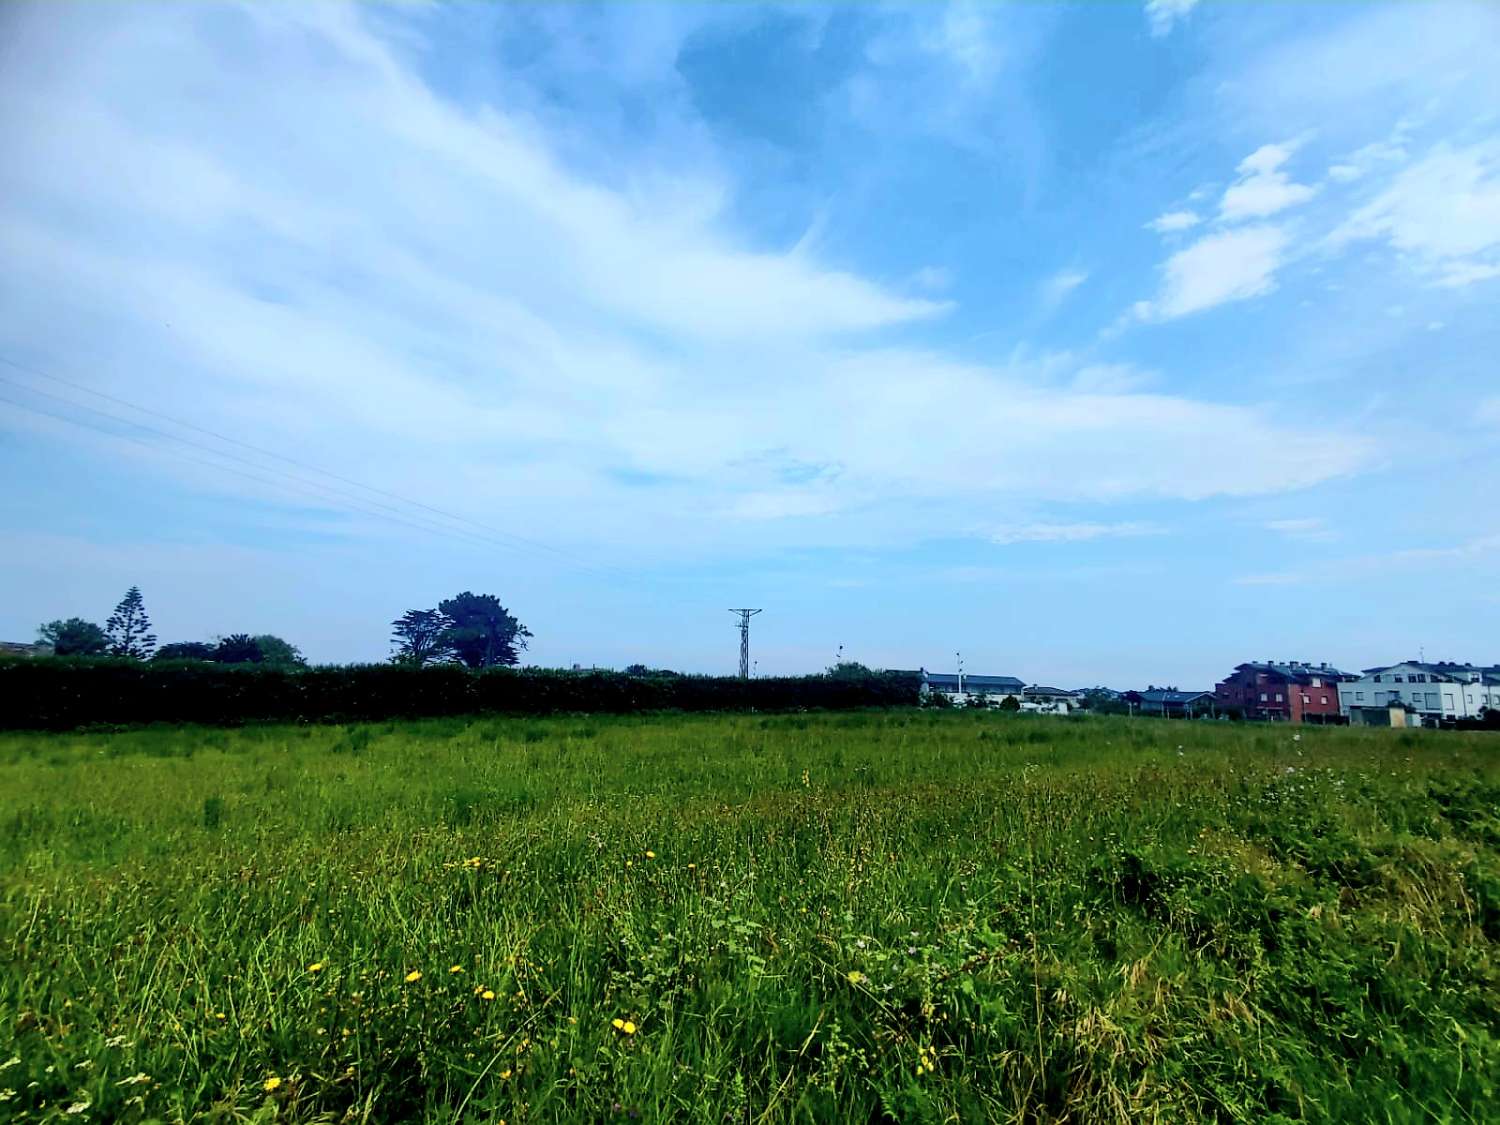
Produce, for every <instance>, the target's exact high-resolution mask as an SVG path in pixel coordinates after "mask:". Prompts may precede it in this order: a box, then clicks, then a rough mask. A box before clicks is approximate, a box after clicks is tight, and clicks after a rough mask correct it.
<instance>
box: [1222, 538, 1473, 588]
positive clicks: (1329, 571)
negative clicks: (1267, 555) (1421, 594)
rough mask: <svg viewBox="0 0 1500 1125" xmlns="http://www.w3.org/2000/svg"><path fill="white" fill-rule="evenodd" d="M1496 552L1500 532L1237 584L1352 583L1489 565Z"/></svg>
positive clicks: (1249, 578)
mask: <svg viewBox="0 0 1500 1125" xmlns="http://www.w3.org/2000/svg"><path fill="white" fill-rule="evenodd" d="M1496 552H1500V533H1495V532H1487V533H1485V534H1481V535H1477V536H1475V537H1474V538H1472V539H1466V540H1464V541H1463V542H1460V543H1450V544H1447V545H1445V546H1441V547H1404V548H1401V549H1399V550H1395V551H1382V552H1378V553H1374V554H1367V555H1358V556H1355V557H1353V558H1345V559H1336V560H1329V561H1327V562H1319V563H1317V564H1315V565H1312V566H1307V567H1302V568H1300V569H1298V570H1289V571H1272V572H1270V573H1266V574H1250V575H1245V576H1243V577H1241V578H1236V579H1235V583H1236V584H1237V585H1241V586H1284V585H1292V584H1295V583H1301V582H1311V581H1324V582H1327V581H1333V580H1337V581H1340V582H1349V581H1353V580H1355V579H1358V578H1362V577H1366V576H1370V575H1381V574H1386V573H1389V572H1391V571H1399V570H1406V569H1410V568H1413V567H1421V568H1430V567H1431V566H1433V565H1434V564H1436V565H1439V566H1443V565H1447V566H1462V565H1463V564H1465V563H1472V562H1476V561H1485V562H1487V560H1488V559H1489V557H1490V556H1491V555H1493V554H1495V553H1496Z"/></svg>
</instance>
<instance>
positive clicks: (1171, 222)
mask: <svg viewBox="0 0 1500 1125" xmlns="http://www.w3.org/2000/svg"><path fill="white" fill-rule="evenodd" d="M1202 221H1203V220H1202V219H1201V218H1199V217H1198V213H1197V212H1196V211H1168V212H1167V213H1166V214H1164V215H1158V216H1157V217H1156V218H1154V219H1152V220H1151V221H1150V222H1149V223H1147V224H1146V227H1147V229H1148V230H1154V231H1155V232H1156V233H1157V234H1175V233H1177V232H1178V231H1183V230H1187V229H1188V228H1189V227H1195V226H1197V225H1198V224H1199V223H1201V222H1202Z"/></svg>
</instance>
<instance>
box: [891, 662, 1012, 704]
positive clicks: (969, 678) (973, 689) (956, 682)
mask: <svg viewBox="0 0 1500 1125" xmlns="http://www.w3.org/2000/svg"><path fill="white" fill-rule="evenodd" d="M917 675H919V676H921V677H922V695H923V696H924V697H926V696H927V695H928V694H929V693H931V692H937V693H938V694H939V695H945V696H947V697H948V701H949V702H950V703H952V704H954V705H956V706H958V707H966V706H968V705H969V703H970V702H971V701H973V700H976V699H978V698H979V697H981V696H982V697H983V698H984V700H985V702H986V703H988V704H989V705H990V706H991V707H998V706H1000V704H1001V703H1002V702H1004V700H1005V698H1006V697H1007V696H1013V697H1014V698H1015V700H1016V703H1017V704H1019V703H1020V702H1021V693H1022V692H1023V691H1024V690H1025V688H1026V684H1025V682H1024V681H1022V680H1018V679H1016V677H1014V676H981V675H970V674H969V673H968V672H962V673H958V672H954V673H949V672H929V671H927V669H925V668H923V669H921V670H920V671H919V672H918V673H917Z"/></svg>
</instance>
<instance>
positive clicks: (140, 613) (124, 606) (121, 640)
mask: <svg viewBox="0 0 1500 1125" xmlns="http://www.w3.org/2000/svg"><path fill="white" fill-rule="evenodd" d="M104 633H105V635H106V636H107V637H108V638H109V654H110V655H111V656H129V657H131V658H133V659H135V660H148V659H150V657H151V653H152V652H153V651H155V649H156V634H154V633H152V632H151V619H150V618H149V617H147V616H146V605H145V602H144V601H143V600H142V598H141V588H140V587H139V586H132V587H130V589H129V590H127V591H126V593H125V596H124V597H123V598H122V599H120V604H119V605H117V606H115V611H114V613H112V614H110V615H109V620H108V621H106V622H105V623H104Z"/></svg>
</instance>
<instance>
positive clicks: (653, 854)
mask: <svg viewBox="0 0 1500 1125" xmlns="http://www.w3.org/2000/svg"><path fill="white" fill-rule="evenodd" d="M646 858H647V859H655V858H656V853H655V852H653V851H648V852H647V853H646Z"/></svg>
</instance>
